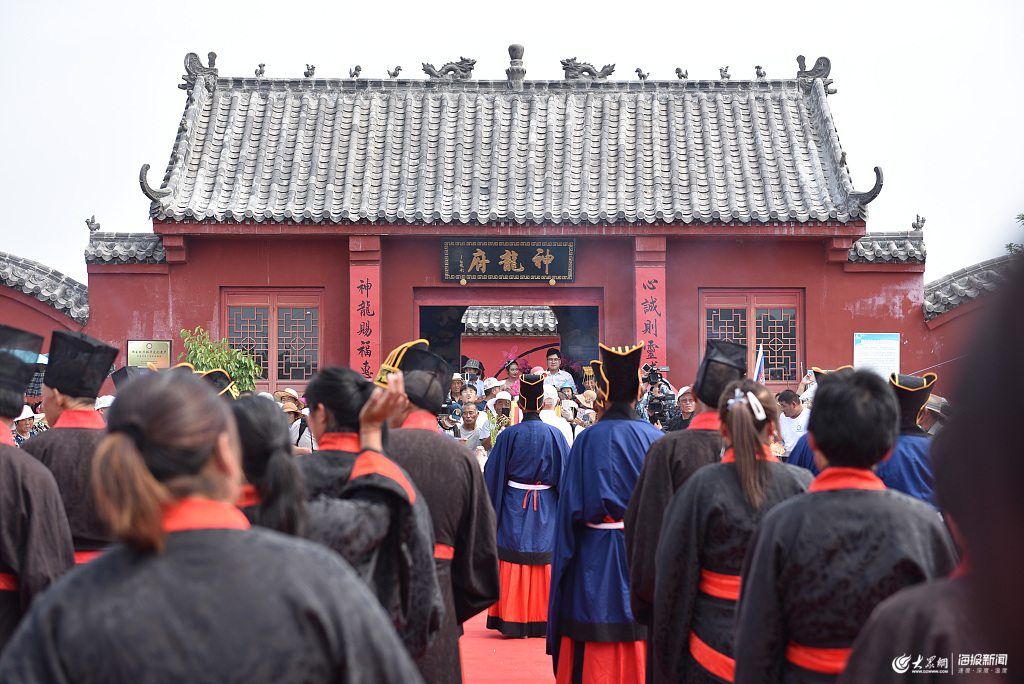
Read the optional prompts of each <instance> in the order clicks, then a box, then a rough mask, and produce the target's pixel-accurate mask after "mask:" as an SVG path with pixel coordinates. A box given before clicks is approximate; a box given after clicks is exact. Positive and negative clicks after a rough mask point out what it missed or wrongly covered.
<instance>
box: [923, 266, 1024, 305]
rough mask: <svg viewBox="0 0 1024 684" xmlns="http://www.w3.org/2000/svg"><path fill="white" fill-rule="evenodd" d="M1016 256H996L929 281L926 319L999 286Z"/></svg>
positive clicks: (926, 290) (926, 292)
mask: <svg viewBox="0 0 1024 684" xmlns="http://www.w3.org/2000/svg"><path fill="white" fill-rule="evenodd" d="M1014 259H1015V258H1014V257H1012V256H1010V255H1007V256H1001V257H996V258H995V259H989V260H988V261H982V262H981V263H980V264H975V265H973V266H968V267H967V268H963V269H960V270H959V271H955V272H953V273H950V274H949V275H946V276H943V277H942V278H939V279H938V280H935V281H932V282H930V283H928V284H926V285H925V286H924V304H923V305H922V306H923V308H924V320H926V321H930V320H931V319H933V318H935V317H936V316H940V315H942V314H944V313H946V312H947V311H951V310H953V309H955V308H956V307H958V306H960V305H961V304H963V303H965V302H969V301H972V300H974V299H977V298H978V297H981V296H983V295H985V294H988V293H989V292H991V291H992V290H994V289H996V287H997V286H998V285H999V283H1000V282H1002V280H1003V278H1004V277H1005V276H1006V271H1007V269H1008V268H1009V266H1010V264H1011V263H1012V262H1013V261H1014Z"/></svg>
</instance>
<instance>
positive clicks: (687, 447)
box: [624, 340, 747, 681]
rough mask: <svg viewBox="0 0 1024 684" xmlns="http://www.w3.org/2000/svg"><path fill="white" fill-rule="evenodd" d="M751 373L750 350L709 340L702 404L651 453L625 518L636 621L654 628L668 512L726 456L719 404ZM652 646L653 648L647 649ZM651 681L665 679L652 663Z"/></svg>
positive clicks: (700, 374)
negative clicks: (691, 482) (697, 477)
mask: <svg viewBox="0 0 1024 684" xmlns="http://www.w3.org/2000/svg"><path fill="white" fill-rule="evenodd" d="M746 372H747V348H746V347H745V346H743V345H740V344H735V343H733V342H728V341H725V340H708V342H707V349H706V350H705V353H704V358H703V359H702V360H701V364H700V368H699V369H698V370H697V379H696V381H695V382H694V383H693V385H694V386H693V389H692V391H693V394H695V395H696V397H697V399H698V401H699V402H700V403H699V404H697V406H696V411H697V412H696V413H695V414H694V415H693V417H692V418H691V420H690V423H689V425H687V427H686V429H685V430H678V431H676V432H670V433H668V434H666V435H665V437H663V438H662V439H659V440H658V441H656V442H655V443H654V444H652V445H651V447H650V449H648V450H647V457H646V458H645V459H644V464H643V467H642V468H641V469H640V475H639V477H638V478H637V483H636V488H635V489H634V490H633V497H632V498H631V499H630V500H629V506H628V507H627V508H626V514H625V516H624V519H625V526H626V553H627V559H628V561H629V600H630V605H631V606H632V609H633V616H634V617H635V618H636V620H637V622H640V623H641V624H644V625H647V626H648V627H650V626H652V625H653V624H654V612H655V605H654V591H655V581H656V578H657V564H656V559H655V552H656V551H657V548H658V538H659V536H660V535H661V527H662V518H663V516H664V515H665V509H666V508H668V505H669V502H671V501H672V497H673V496H674V495H675V493H676V492H677V491H678V490H679V489H680V488H682V486H683V485H684V484H686V481H687V480H688V479H690V477H691V476H692V475H693V474H694V473H695V472H697V471H698V470H699V469H700V468H702V467H704V466H706V465H708V464H711V463H718V462H719V459H720V457H721V453H722V437H721V425H722V424H721V421H720V419H719V416H718V400H719V398H720V397H721V396H722V392H724V391H725V388H726V387H727V386H729V384H730V383H733V382H735V381H737V380H740V379H742V378H743V376H744V375H746ZM648 646H649V644H648ZM647 669H648V673H649V676H650V679H649V681H659V677H660V676H661V675H660V673H659V672H658V670H657V669H656V666H655V663H654V661H653V658H649V659H648V661H647Z"/></svg>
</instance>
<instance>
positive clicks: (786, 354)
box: [755, 308, 800, 381]
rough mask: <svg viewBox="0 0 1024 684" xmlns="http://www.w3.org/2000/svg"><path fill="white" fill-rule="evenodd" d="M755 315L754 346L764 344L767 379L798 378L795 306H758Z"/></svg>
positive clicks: (765, 376)
mask: <svg viewBox="0 0 1024 684" xmlns="http://www.w3.org/2000/svg"><path fill="white" fill-rule="evenodd" d="M755 318H756V321H757V331H756V334H757V344H756V345H755V348H756V347H757V345H764V378H765V380H766V381H767V380H799V379H800V370H799V367H798V365H797V315H796V309H783V308H772V309H756V310H755ZM755 353H756V352H755Z"/></svg>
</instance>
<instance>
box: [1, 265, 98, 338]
mask: <svg viewBox="0 0 1024 684" xmlns="http://www.w3.org/2000/svg"><path fill="white" fill-rule="evenodd" d="M0 283H2V284H3V285H6V286H7V287H10V288H12V289H15V290H18V291H19V292H24V293H25V294H27V295H28V296H30V297H35V298H36V299H38V300H39V301H41V302H42V303H43V304H48V305H49V306H52V307H53V308H54V309H56V310H57V311H60V312H61V313H63V314H67V315H68V316H70V317H71V318H73V319H75V321H76V322H77V323H80V324H81V325H85V323H86V321H88V320H89V292H88V289H87V288H86V286H85V285H83V284H82V283H80V282H78V281H77V280H73V279H72V278H69V277H67V276H66V275H64V274H63V273H61V272H60V271H55V270H53V269H52V268H50V267H48V266H44V265H43V264H40V263H39V262H36V261H32V260H30V259H23V258H21V257H17V256H14V255H13V254H8V253H7V252H0Z"/></svg>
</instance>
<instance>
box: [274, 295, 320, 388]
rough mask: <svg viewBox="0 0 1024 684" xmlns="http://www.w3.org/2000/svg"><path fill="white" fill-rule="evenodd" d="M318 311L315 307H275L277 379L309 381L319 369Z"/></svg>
mask: <svg viewBox="0 0 1024 684" xmlns="http://www.w3.org/2000/svg"><path fill="white" fill-rule="evenodd" d="M318 314H319V312H318V310H317V309H316V308H315V307H296V308H280V309H278V310H277V379H278V380H309V379H311V378H312V377H313V376H314V375H316V372H317V369H318V368H319V355H320V349H319V345H318V343H317V340H318V339H319V316H318Z"/></svg>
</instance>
